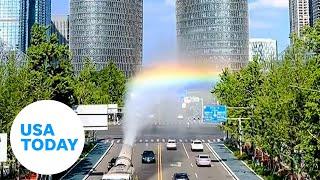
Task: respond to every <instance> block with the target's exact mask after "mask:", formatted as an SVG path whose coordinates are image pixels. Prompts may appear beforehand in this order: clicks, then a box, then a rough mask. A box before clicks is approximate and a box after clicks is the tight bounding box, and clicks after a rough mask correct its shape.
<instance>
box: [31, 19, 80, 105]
mask: <svg viewBox="0 0 320 180" xmlns="http://www.w3.org/2000/svg"><path fill="white" fill-rule="evenodd" d="M46 32H47V29H46V28H45V27H42V26H39V25H37V24H36V25H34V26H33V28H32V33H31V46H30V47H29V48H28V52H27V55H28V58H29V64H28V66H29V70H30V71H31V73H33V74H34V76H36V77H38V79H39V81H35V82H33V84H32V87H33V86H35V84H38V83H40V84H42V85H46V84H48V85H49V87H50V88H51V90H52V96H51V99H53V100H57V101H60V102H62V103H65V104H67V105H69V106H72V105H74V104H76V99H75V96H74V90H73V89H72V84H73V80H74V76H73V71H72V65H71V60H70V52H69V50H68V47H67V46H64V45H59V44H58V41H57V37H56V36H55V35H53V36H51V37H50V38H49V39H48V38H47V34H46Z"/></svg>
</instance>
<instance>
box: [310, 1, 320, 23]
mask: <svg viewBox="0 0 320 180" xmlns="http://www.w3.org/2000/svg"><path fill="white" fill-rule="evenodd" d="M310 1H311V2H312V3H311V9H312V11H311V14H312V24H314V23H315V22H316V21H319V20H320V1H319V0H310Z"/></svg>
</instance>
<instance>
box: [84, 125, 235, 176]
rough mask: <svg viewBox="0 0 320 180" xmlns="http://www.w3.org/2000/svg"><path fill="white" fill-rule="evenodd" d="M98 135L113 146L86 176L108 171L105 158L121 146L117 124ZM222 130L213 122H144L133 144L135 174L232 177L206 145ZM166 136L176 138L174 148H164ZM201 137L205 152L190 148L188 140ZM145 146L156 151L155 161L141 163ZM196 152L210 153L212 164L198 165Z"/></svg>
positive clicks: (114, 154) (108, 157)
mask: <svg viewBox="0 0 320 180" xmlns="http://www.w3.org/2000/svg"><path fill="white" fill-rule="evenodd" d="M105 133H106V134H104V133H100V134H98V136H99V137H100V138H104V139H106V140H107V141H112V142H113V146H112V148H111V149H110V151H109V152H108V153H107V154H106V156H105V157H103V159H102V161H101V162H100V163H99V164H98V166H97V167H96V168H95V170H94V171H93V173H91V174H90V175H89V177H88V179H90V180H93V179H101V177H102V175H103V173H105V172H107V167H108V162H109V161H110V160H111V159H112V158H113V157H117V156H118V154H119V152H120V150H121V146H122V142H123V140H122V138H123V137H122V134H123V133H122V129H121V127H120V126H113V127H110V129H109V131H108V132H105ZM223 136H224V134H223V133H222V132H221V131H219V130H218V129H217V128H216V127H215V126H212V125H204V124H198V125H193V126H192V127H190V128H188V127H187V125H176V126H174V125H159V124H157V125H151V126H147V127H146V128H145V129H144V130H143V132H141V133H140V136H139V137H137V139H136V142H135V144H134V147H133V157H132V158H133V159H132V160H133V166H134V168H135V172H136V174H135V176H136V177H137V179H139V180H169V179H172V176H173V174H174V173H178V172H185V173H187V174H188V175H189V177H190V179H200V180H204V179H208V180H210V179H233V177H232V175H231V174H230V173H229V172H228V171H227V170H226V169H225V167H224V166H223V165H222V163H221V162H219V161H218V160H217V158H216V157H215V156H214V153H213V152H212V149H210V148H209V144H208V143H209V142H214V141H217V140H220V139H221V138H223ZM169 138H174V139H176V140H177V150H167V149H166V142H167V140H168V139H169ZM193 139H200V140H202V141H203V145H204V152H192V151H191V144H190V143H191V140H193ZM145 150H152V151H154V152H155V154H156V163H154V164H142V162H141V154H142V153H143V151H145ZM199 153H205V154H209V155H210V157H211V159H212V166H211V167H198V166H197V165H196V164H195V156H196V155H197V154H199Z"/></svg>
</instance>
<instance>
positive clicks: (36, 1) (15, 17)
mask: <svg viewBox="0 0 320 180" xmlns="http://www.w3.org/2000/svg"><path fill="white" fill-rule="evenodd" d="M50 19H51V1H50V0H27V1H26V0H0V40H1V41H2V42H3V44H6V45H7V46H8V47H10V48H12V49H16V50H20V51H22V52H26V50H27V48H28V45H29V43H30V33H31V28H32V26H33V25H34V24H35V23H38V24H40V25H45V26H48V25H50V23H48V22H50Z"/></svg>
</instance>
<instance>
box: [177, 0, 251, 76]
mask: <svg viewBox="0 0 320 180" xmlns="http://www.w3.org/2000/svg"><path fill="white" fill-rule="evenodd" d="M176 8H177V9H176V14H177V40H178V49H179V54H180V56H182V57H181V59H183V60H184V61H186V60H185V59H188V61H191V62H193V63H196V64H210V65H211V66H213V67H214V68H218V69H223V68H226V67H228V68H231V69H233V70H239V69H241V68H242V67H243V66H245V65H246V64H247V63H248V60H249V57H248V53H249V50H248V48H249V47H248V43H249V30H248V1H247V0H210V1H209V0H201V1H200V0H199V1H195V0H177V2H176Z"/></svg>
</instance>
